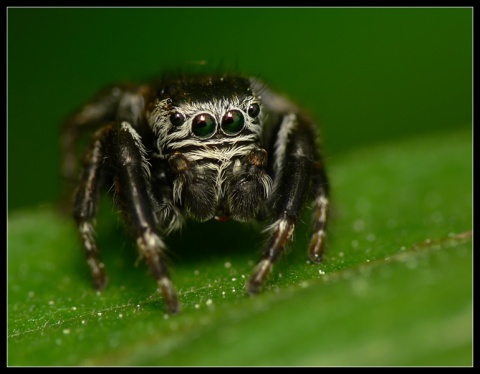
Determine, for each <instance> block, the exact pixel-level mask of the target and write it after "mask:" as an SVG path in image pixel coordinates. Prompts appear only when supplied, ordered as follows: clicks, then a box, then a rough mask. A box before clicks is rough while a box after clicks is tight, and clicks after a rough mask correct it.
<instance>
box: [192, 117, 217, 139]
mask: <svg viewBox="0 0 480 374" xmlns="http://www.w3.org/2000/svg"><path fill="white" fill-rule="evenodd" d="M216 128H217V124H216V122H215V118H213V117H212V116H211V115H210V114H207V113H202V114H198V115H197V116H196V117H195V118H194V119H193V121H192V131H193V133H194V134H195V135H197V136H199V137H201V138H208V137H209V136H211V135H212V134H213V133H214V132H215V130H216Z"/></svg>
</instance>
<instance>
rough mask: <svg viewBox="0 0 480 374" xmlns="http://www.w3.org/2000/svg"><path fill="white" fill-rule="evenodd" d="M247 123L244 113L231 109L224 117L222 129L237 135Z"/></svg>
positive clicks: (229, 133)
mask: <svg viewBox="0 0 480 374" xmlns="http://www.w3.org/2000/svg"><path fill="white" fill-rule="evenodd" d="M244 125H245V120H244V119H243V114H242V113H241V112H240V111H238V110H229V111H228V112H227V113H225V115H224V116H223V119H222V130H223V131H224V132H225V133H226V134H228V135H235V134H238V133H239V132H240V131H242V129H243V127H244Z"/></svg>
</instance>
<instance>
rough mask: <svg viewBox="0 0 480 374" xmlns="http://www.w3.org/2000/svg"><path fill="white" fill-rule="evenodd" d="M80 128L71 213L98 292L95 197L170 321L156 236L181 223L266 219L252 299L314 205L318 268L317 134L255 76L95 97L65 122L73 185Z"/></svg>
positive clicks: (171, 302) (321, 224)
mask: <svg viewBox="0 0 480 374" xmlns="http://www.w3.org/2000/svg"><path fill="white" fill-rule="evenodd" d="M88 130H93V131H92V133H93V138H92V140H91V142H90V145H89V147H88V150H87V151H86V153H85V156H84V159H83V164H82V172H81V176H80V180H79V182H78V186H77V189H76V192H75V195H74V196H75V197H74V206H73V211H74V217H75V220H76V222H77V225H78V230H79V233H80V237H81V240H82V243H83V248H84V250H85V255H86V259H87V263H88V265H89V267H90V270H91V272H92V276H93V281H94V285H95V287H96V288H97V289H103V288H104V287H105V285H106V283H107V277H106V275H105V271H104V266H103V263H102V262H101V261H100V259H99V257H98V250H97V246H96V243H95V239H94V230H93V223H94V220H95V216H96V214H97V210H98V202H99V195H100V193H101V191H102V189H105V190H110V191H112V192H113V195H114V200H115V202H116V203H117V204H118V206H119V208H120V210H121V211H122V213H123V215H124V219H125V222H126V225H127V226H128V227H129V228H130V229H131V232H132V234H133V236H134V238H135V239H136V243H137V246H138V249H139V251H140V253H141V255H142V256H143V257H144V258H145V260H146V262H147V263H148V266H149V268H150V270H151V272H152V273H153V275H154V277H155V279H156V281H157V284H158V287H159V289H160V290H161V292H162V294H163V297H164V300H165V302H166V305H167V309H168V311H169V312H170V313H176V312H178V311H179V302H178V299H177V296H176V294H175V290H174V286H173V284H172V282H171V280H170V277H169V274H168V269H167V267H166V265H165V252H166V246H165V244H164V241H163V238H164V236H165V235H168V234H169V233H170V232H172V231H173V230H177V229H179V228H180V227H181V226H182V224H183V223H184V221H185V219H186V218H191V219H194V220H197V221H206V220H210V219H217V220H219V221H223V220H226V219H229V218H230V219H233V220H237V221H242V222H244V221H249V220H254V219H257V220H262V221H263V222H266V227H267V228H268V230H267V231H268V233H269V240H268V241H267V245H266V247H265V249H264V251H263V254H262V256H261V258H260V259H259V261H258V263H257V265H256V266H255V268H254V269H253V274H252V276H251V277H250V279H249V280H248V282H247V284H246V288H247V291H248V292H249V293H251V294H254V293H257V292H258V291H260V289H261V287H262V285H263V283H264V282H265V279H266V278H267V275H268V273H269V272H270V270H271V268H272V265H273V264H274V263H275V261H277V259H278V258H279V256H280V255H281V254H282V252H284V249H285V246H286V245H287V244H288V242H289V240H290V239H291V237H292V235H293V232H294V230H295V226H296V225H297V223H298V221H299V218H300V216H301V212H302V210H303V208H304V206H305V205H306V204H307V203H309V202H311V201H313V223H312V225H313V231H312V238H311V241H310V245H309V248H308V255H309V257H310V259H311V260H312V261H314V262H320V261H321V259H322V256H323V250H324V243H325V226H326V221H327V210H328V198H327V195H328V184H327V178H326V174H325V169H324V164H323V161H322V158H321V155H320V150H319V144H318V136H317V129H316V125H315V124H314V122H312V120H311V119H310V118H309V117H308V116H307V115H306V114H305V113H303V112H302V111H301V110H300V109H299V108H298V107H297V106H295V105H294V104H292V103H291V102H290V101H288V100H287V99H286V98H284V97H283V96H280V95H279V94H277V93H275V92H273V91H272V90H270V89H269V88H267V87H266V86H265V85H264V84H262V83H260V82H259V81H257V80H256V79H253V78H246V77H242V76H237V75H203V76H198V75H195V76H181V77H175V78H172V77H171V78H169V79H167V78H166V79H163V80H161V81H160V82H159V83H158V84H152V85H118V86H114V87H111V88H109V89H107V90H105V91H103V92H101V93H100V94H99V95H98V96H97V97H96V98H95V99H94V100H92V101H91V102H90V103H88V104H87V105H85V106H84V107H83V108H81V109H80V110H79V111H78V112H76V113H75V114H74V115H72V116H71V117H70V118H69V119H68V120H67V121H66V123H65V126H64V132H63V135H62V146H63V150H64V165H63V171H64V174H65V177H66V178H67V179H72V178H75V174H76V163H77V160H76V156H75V154H76V152H75V148H76V143H77V141H78V139H79V136H80V135H81V134H82V133H84V132H86V131H88ZM112 186H113V187H112Z"/></svg>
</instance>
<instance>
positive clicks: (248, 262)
mask: <svg viewBox="0 0 480 374" xmlns="http://www.w3.org/2000/svg"><path fill="white" fill-rule="evenodd" d="M326 163H327V165H328V172H329V175H330V179H331V185H332V187H331V189H332V206H333V207H332V214H331V220H330V223H329V225H330V226H329V230H328V233H329V237H328V242H327V253H326V256H325V260H324V263H323V264H321V265H315V264H312V263H310V262H309V261H308V260H307V255H306V247H307V243H308V224H306V223H303V224H302V225H300V227H299V228H298V230H297V232H296V234H295V241H294V243H293V244H292V245H291V247H290V250H289V251H288V253H286V255H285V256H284V257H283V258H282V259H281V260H280V262H279V263H278V265H277V266H276V267H275V268H274V271H273V273H272V274H271V277H270V279H269V280H268V282H267V284H266V286H265V289H264V291H263V293H261V294H260V295H258V296H256V297H249V296H248V295H246V294H245V291H244V283H245V280H246V278H247V277H248V276H249V274H250V273H251V270H252V267H253V265H254V263H255V261H256V260H257V258H258V256H259V254H260V250H261V244H262V241H263V240H264V239H265V238H264V236H263V234H262V232H261V229H260V228H258V227H256V226H254V225H242V224H239V223H235V222H226V223H218V222H208V223H205V224H193V223H189V224H188V225H187V227H185V229H184V230H183V231H182V232H181V233H178V234H175V235H173V236H172V237H170V238H168V239H167V243H168V245H169V247H170V248H171V253H170V262H171V267H172V278H173V281H174V283H175V285H176V287H177V290H178V293H179V298H180V300H181V302H182V307H183V309H182V313H181V314H180V315H177V316H168V315H167V314H166V313H165V308H164V303H163V300H162V299H161V297H160V296H159V294H158V293H156V291H155V283H154V281H153V279H152V277H151V276H150V274H148V271H147V269H146V266H145V265H144V263H143V261H137V260H138V258H137V255H136V253H135V247H134V244H133V240H131V239H130V237H129V236H128V234H127V233H125V230H124V228H123V226H122V225H121V224H120V222H119V220H118V219H116V218H114V217H116V216H117V215H116V213H115V212H114V211H112V209H111V208H110V204H109V202H108V201H106V200H104V201H103V203H102V209H101V212H100V215H99V217H98V225H97V236H98V243H99V248H100V249H101V255H102V258H103V259H104V262H105V266H106V270H107V273H108V274H109V277H110V283H109V285H108V286H107V288H106V289H105V291H104V292H103V293H101V294H100V293H97V292H95V291H94V290H93V289H92V288H91V284H90V282H91V281H90V278H89V273H88V269H87V266H86V264H85V260H84V258H83V255H82V253H81V250H80V245H79V242H78V238H77V235H76V232H75V228H74V224H73V222H72V221H71V219H69V218H66V217H64V216H61V215H60V214H59V213H57V212H56V211H55V210H54V209H53V208H51V207H48V206H44V207H40V208H38V209H31V210H28V211H22V212H20V211H18V212H13V213H10V214H9V222H8V364H9V366H17V365H19V366H35V365H55V366H63V365H109V366H112V365H123V366H125V365H183V366H189V365H195V366H200V365H208V366H213V365H223V366H230V365H233V366H240V365H268V366H274V365H299V366H321V365H329V366H330V365H333V366H343V365H355V366H356V365H369V366H377V365H382V366H385V365H396V366H403V365H428V366H432V365H440V366H445V365H455V366H470V365H472V308H473V304H472V269H473V265H472V240H471V237H472V231H471V230H472V136H471V130H468V131H465V130H464V131H457V132H454V133H447V134H435V135H431V136H428V137H424V138H415V139H407V140H402V141H398V142H396V143H393V144H385V145H379V146H372V147H369V148H364V149H359V150H355V151H353V152H352V153H350V154H345V155H343V156H338V157H337V156H335V157H327V159H326ZM308 213H309V211H306V212H305V219H304V221H305V222H308V220H309V216H308ZM136 262H139V265H138V266H136V267H135V266H134V264H135V263H136Z"/></svg>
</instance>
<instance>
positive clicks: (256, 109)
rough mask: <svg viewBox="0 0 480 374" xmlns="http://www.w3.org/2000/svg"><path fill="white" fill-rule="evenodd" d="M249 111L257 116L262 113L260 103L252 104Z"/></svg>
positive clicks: (251, 114) (253, 115)
mask: <svg viewBox="0 0 480 374" xmlns="http://www.w3.org/2000/svg"><path fill="white" fill-rule="evenodd" d="M247 113H248V115H249V116H250V117H252V118H255V117H256V116H258V115H259V114H260V105H258V104H257V103H252V104H250V106H249V107H248V112H247Z"/></svg>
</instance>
